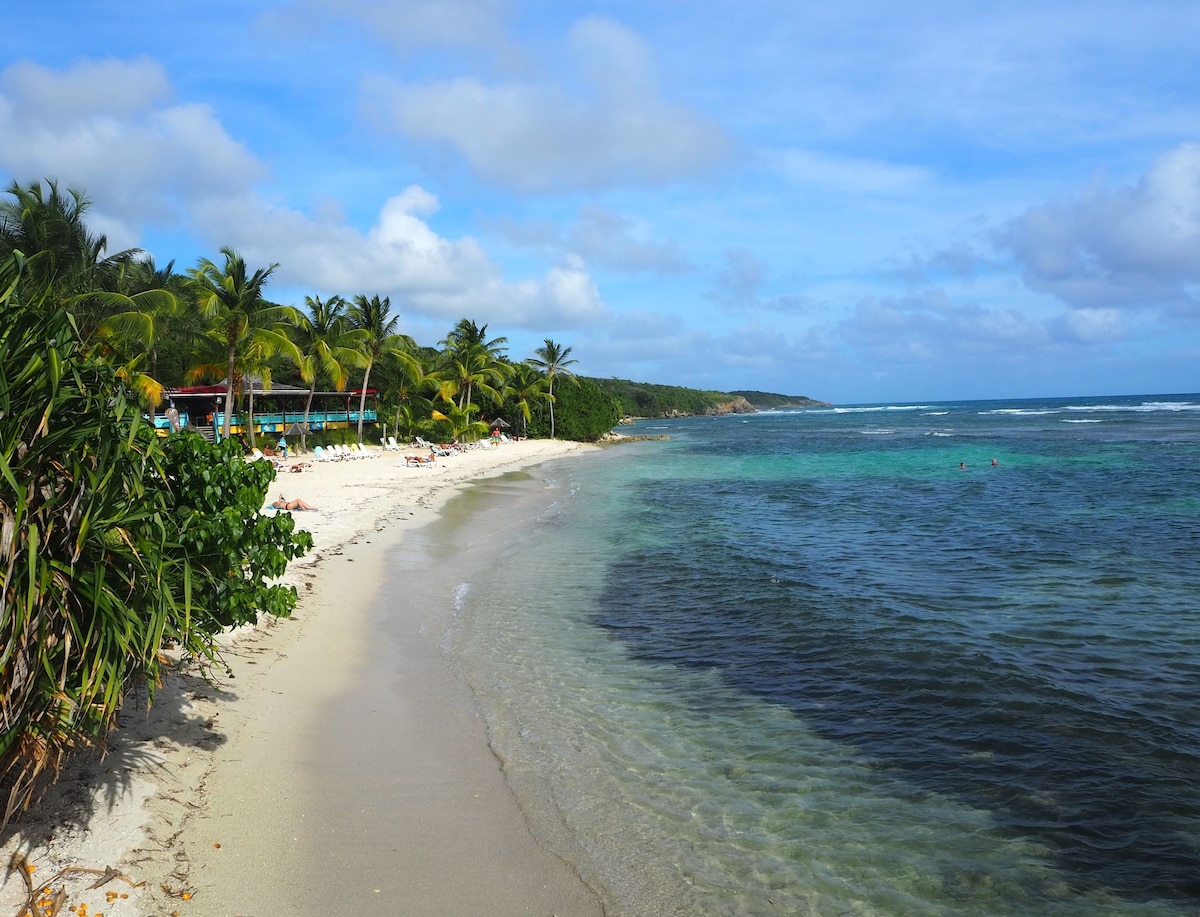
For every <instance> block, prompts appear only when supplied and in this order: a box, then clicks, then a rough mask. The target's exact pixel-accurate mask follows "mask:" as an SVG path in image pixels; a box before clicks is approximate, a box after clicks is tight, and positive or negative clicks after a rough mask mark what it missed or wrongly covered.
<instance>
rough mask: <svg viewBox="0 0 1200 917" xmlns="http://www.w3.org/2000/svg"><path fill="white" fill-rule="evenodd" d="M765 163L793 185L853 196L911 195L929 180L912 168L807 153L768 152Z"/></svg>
mask: <svg viewBox="0 0 1200 917" xmlns="http://www.w3.org/2000/svg"><path fill="white" fill-rule="evenodd" d="M764 160H765V162H766V164H767V166H768V167H769V168H772V169H774V170H775V171H777V172H779V173H781V174H782V175H784V176H785V177H787V178H788V180H789V181H792V182H795V183H796V184H800V185H811V186H816V187H817V188H820V189H822V190H826V191H834V192H845V193H849V194H855V195H860V194H895V193H898V192H911V191H912V190H913V189H914V187H915V186H917V185H920V184H922V183H924V182H927V181H928V180H929V179H930V177H931V176H930V173H929V171H928V170H927V169H922V168H917V167H915V166H904V165H895V164H893V163H890V162H882V161H879V160H874V159H862V158H857V157H853V156H841V157H838V156H830V155H827V154H824V153H815V152H811V151H808V150H774V151H768V152H767V153H765V154H764Z"/></svg>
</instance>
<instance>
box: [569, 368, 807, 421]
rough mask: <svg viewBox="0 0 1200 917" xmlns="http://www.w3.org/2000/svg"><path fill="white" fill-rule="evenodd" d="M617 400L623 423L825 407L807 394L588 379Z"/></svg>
mask: <svg viewBox="0 0 1200 917" xmlns="http://www.w3.org/2000/svg"><path fill="white" fill-rule="evenodd" d="M588 381H590V382H594V383H595V384H596V385H597V386H599V387H600V388H602V389H603V390H604V391H605V392H606V393H608V394H609V395H611V396H612V397H613V398H615V399H616V400H617V402H618V403H619V404H620V406H621V413H622V416H623V417H624V418H625V419H626V420H634V419H637V418H643V417H647V418H648V417H697V416H709V415H717V414H753V413H756V412H758V411H774V410H786V409H788V408H815V407H828V406H829V403H828V402H826V401H817V400H815V399H813V398H809V397H807V396H806V395H780V394H775V393H772V392H751V391H741V392H717V391H702V390H700V389H694V388H684V387H683V386H678V385H656V384H654V383H650V382H631V381H629V380H628V379H596V378H590V379H589V380H588Z"/></svg>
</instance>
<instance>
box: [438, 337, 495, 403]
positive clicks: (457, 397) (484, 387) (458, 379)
mask: <svg viewBox="0 0 1200 917" xmlns="http://www.w3.org/2000/svg"><path fill="white" fill-rule="evenodd" d="M487 327H488V326H487V325H483V326H479V325H477V324H475V322H473V321H471V320H470V319H466V318H463V319H459V322H458V324H457V325H455V326H454V330H452V331H451V332H450V333H449V334H448V335H446V338H445V340H443V341H442V345H443V347H444V348H445V350H444V351H443V352H442V360H443V363H442V367H441V370H440V371H439V373H438V376H439V378H440V379H441V395H442V398H443V399H444V400H446V401H453V402H454V404H455V405H456V406H457V407H458V408H459V409H465V408H467V407H468V406H470V410H477V408H476V407H475V405H474V400H475V394H476V391H477V390H478V391H480V392H482V393H483V394H485V395H487V396H488V398H489V399H491V400H492V401H495V402H499V401H500V400H501V395H500V392H499V390H498V387H499V386H501V385H502V384H503V383H504V381H505V379H507V378H508V375H509V373H510V372H511V367H510V364H508V363H507V362H505V361H504V359H503V356H504V351H505V349H506V348H505V346H504V345H505V344H506V343H507V341H508V338H505V337H497V338H492V339H491V340H488V336H487Z"/></svg>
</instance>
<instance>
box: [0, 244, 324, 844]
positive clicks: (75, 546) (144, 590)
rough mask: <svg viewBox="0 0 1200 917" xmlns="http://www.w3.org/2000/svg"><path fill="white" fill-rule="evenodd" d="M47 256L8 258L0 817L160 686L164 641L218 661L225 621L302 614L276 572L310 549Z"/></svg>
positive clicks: (236, 458)
mask: <svg viewBox="0 0 1200 917" xmlns="http://www.w3.org/2000/svg"><path fill="white" fill-rule="evenodd" d="M40 258H42V256H41V255H36V256H34V258H30V259H26V258H25V257H24V256H23V255H21V254H19V253H17V252H10V253H8V254H7V255H6V256H5V257H4V258H3V260H0V365H3V366H4V367H5V372H4V373H3V374H2V375H0V478H2V484H0V575H2V580H0V587H2V591H0V647H3V649H2V650H0V787H2V790H3V795H4V811H3V814H2V815H0V823H2V822H6V821H8V820H9V819H10V818H11V817H12V816H13V814H14V813H15V812H17V811H19V810H20V809H22V808H23V807H24V806H25V805H27V804H28V802H29V801H30V800H31V799H32V798H34V797H35V796H36V794H37V793H38V791H39V789H40V788H41V787H43V786H45V784H46V782H47V779H48V778H49V777H51V776H52V775H53V774H54V773H56V772H57V769H58V768H59V766H60V765H61V763H62V761H63V759H64V757H65V755H66V754H67V753H68V752H69V750H71V749H73V748H77V747H80V746H84V745H87V744H89V743H91V742H94V741H96V740H101V739H103V737H104V735H105V734H106V733H107V732H108V731H109V730H110V729H111V728H112V725H113V723H114V722H115V718H116V714H117V711H118V710H119V709H120V706H121V702H122V700H123V698H124V696H125V694H126V692H127V691H128V690H129V688H130V687H132V686H133V685H135V684H143V685H146V686H148V687H149V688H150V689H151V690H153V687H154V685H155V684H156V682H157V680H158V678H159V676H160V674H161V668H162V664H163V663H162V655H161V653H162V649H163V648H164V646H166V645H168V644H177V645H179V646H180V647H181V648H182V649H183V650H184V652H185V653H189V654H191V655H193V656H198V657H205V658H208V659H212V658H214V656H215V653H214V644H213V637H214V636H215V635H216V634H217V633H218V632H220V631H221V630H222V629H223V628H225V627H226V626H228V625H230V624H238V623H246V622H250V621H254V620H256V619H257V617H258V615H259V614H260V613H266V614H272V615H286V614H288V613H290V611H291V609H292V607H293V605H294V603H295V601H296V593H295V590H294V589H291V588H285V587H282V586H279V585H267V580H268V579H269V578H272V577H276V576H278V575H279V574H281V573H282V572H283V571H284V569H285V568H286V565H287V562H288V561H289V560H291V559H292V558H293V557H296V556H298V555H299V554H300V553H303V552H304V551H305V550H307V549H308V548H309V547H311V539H310V538H309V536H308V535H307V533H294V531H293V527H292V525H293V524H292V521H291V517H290V516H282V515H281V516H279V517H275V518H256V513H257V511H258V509H259V507H260V506H261V505H262V501H263V499H264V497H265V496H266V489H267V487H268V486H269V485H270V481H271V478H272V477H273V476H274V469H272V468H269V467H263V463H257V462H250V463H248V462H245V461H243V460H242V455H241V450H240V449H239V448H236V447H235V445H234V444H233V443H230V442H227V443H226V444H224V445H221V446H213V445H210V444H208V443H205V442H204V441H203V440H202V439H201V438H200V437H197V436H191V435H181V436H175V437H171V438H169V439H168V440H166V441H162V440H160V439H159V437H158V436H157V435H156V434H155V433H154V431H153V430H151V429H150V427H149V425H148V424H147V423H146V422H145V421H144V419H143V415H142V412H141V410H140V409H139V407H138V406H137V404H136V403H135V402H134V401H131V400H130V399H131V397H134V398H136V396H135V395H134V393H133V391H132V389H130V388H129V386H128V385H127V384H125V383H124V382H123V381H122V378H121V374H120V372H119V368H118V367H115V366H114V365H113V364H112V363H111V362H109V360H108V359H107V358H106V356H105V353H104V349H103V348H102V347H90V346H89V345H88V342H86V341H85V340H84V339H83V338H82V337H81V335H80V334H79V332H78V324H77V322H76V319H75V317H74V316H73V315H72V314H71V313H70V312H69V311H68V310H67V309H65V308H63V307H61V306H59V305H56V303H55V296H54V289H55V283H54V282H53V279H52V277H51V276H50V274H48V273H47V272H46V271H41V272H37V271H33V270H30V265H31V262H34V260H35V259H40Z"/></svg>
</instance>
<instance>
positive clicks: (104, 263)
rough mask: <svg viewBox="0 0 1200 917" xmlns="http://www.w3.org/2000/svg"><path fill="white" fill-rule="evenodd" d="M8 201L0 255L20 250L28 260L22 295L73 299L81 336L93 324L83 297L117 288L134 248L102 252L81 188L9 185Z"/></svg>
mask: <svg viewBox="0 0 1200 917" xmlns="http://www.w3.org/2000/svg"><path fill="white" fill-rule="evenodd" d="M7 193H8V194H9V195H11V199H8V200H3V201H0V258H5V257H7V256H9V255H12V254H13V253H14V252H20V253H21V254H23V255H24V256H25V258H26V263H25V268H24V271H23V276H22V278H21V285H22V288H24V289H25V290H26V293H25V298H27V299H29V300H33V299H35V298H39V295H40V294H39V292H38V291H40V293H44V294H45V295H46V297H47V298H48V299H49V300H50V301H52V302H54V303H55V304H56V305H66V304H67V302H68V300H70V299H72V298H74V302H73V303H72V304H73V305H74V306H75V311H76V312H77V313H82V316H81V318H82V320H81V322H80V325H81V331H82V332H83V334H84V335H85V336H87V335H88V334H90V332H91V330H92V328H93V327H94V326H95V324H96V321H95V319H94V318H93V317H92V316H91V315H90V314H89V313H88V309H87V306H88V305H89V303H88V301H87V298H86V297H83V296H81V294H84V293H90V292H92V291H94V290H112V289H115V286H114V283H115V276H116V274H117V272H118V270H119V268H120V266H121V265H123V264H126V263H128V262H129V261H131V260H132V259H133V257H134V256H135V255H137V254H138V252H137V251H136V250H135V249H130V250H127V251H123V252H118V253H116V254H114V255H110V256H105V250H106V249H107V248H108V240H107V239H106V238H105V237H104V236H102V235H96V234H95V233H92V232H90V231H89V230H88V228H87V225H86V224H85V223H84V221H83V216H84V214H85V213H86V212H87V210H88V208H89V207H90V206H91V202H90V201H89V200H88V199H87V197H86V195H85V194H84V192H83V191H81V190H78V189H75V188H72V189H70V190H69V191H67V193H66V194H63V193H62V192H60V191H59V190H58V183H57V182H55V181H47V182H46V186H45V187H43V186H42V183H41V182H32V183H31V184H30V185H29V186H28V187H22V186H21V185H20V184H19V183H18V182H15V181H14V182H13V183H12V184H11V185H9V187H8V189H7Z"/></svg>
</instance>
